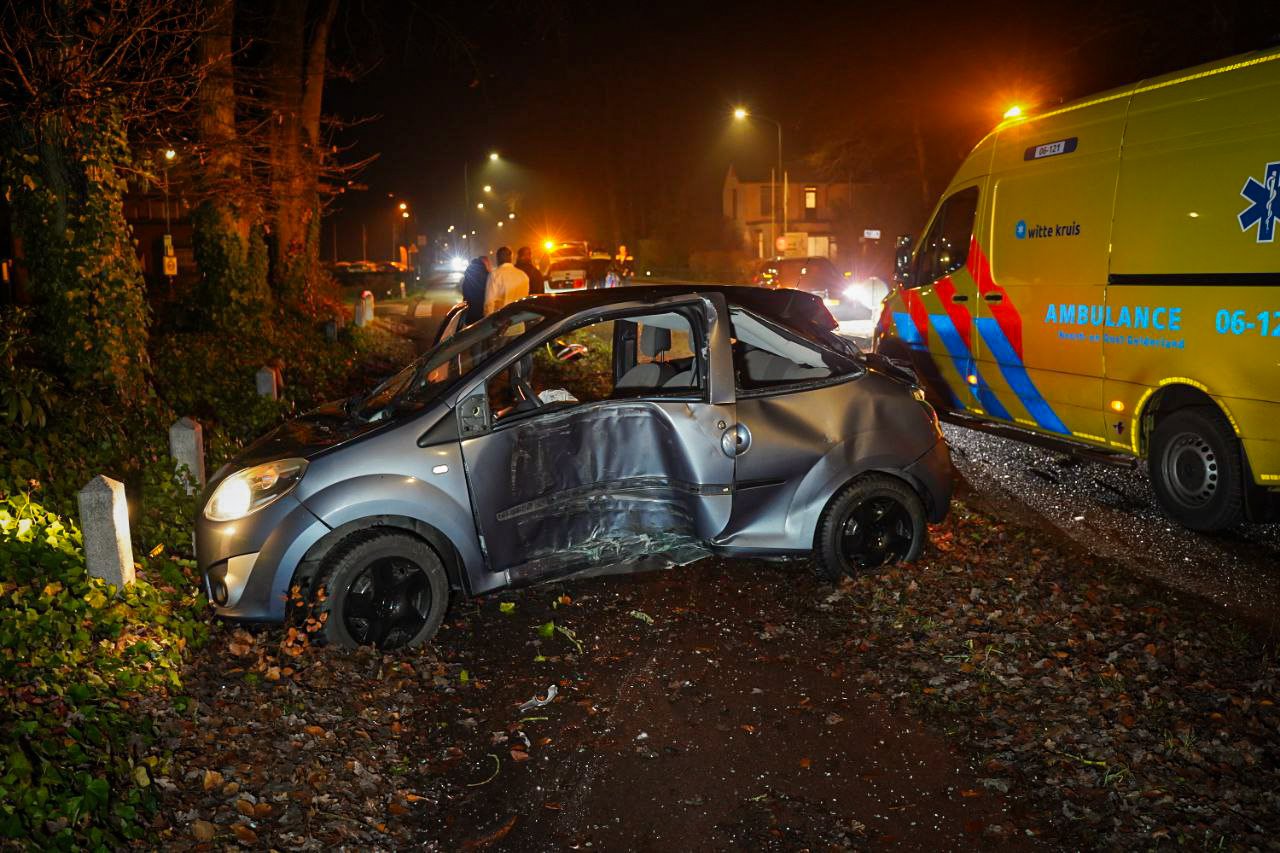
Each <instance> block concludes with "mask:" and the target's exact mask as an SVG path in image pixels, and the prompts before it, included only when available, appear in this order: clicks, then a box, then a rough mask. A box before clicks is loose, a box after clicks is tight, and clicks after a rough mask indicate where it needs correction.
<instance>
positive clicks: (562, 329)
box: [455, 294, 728, 439]
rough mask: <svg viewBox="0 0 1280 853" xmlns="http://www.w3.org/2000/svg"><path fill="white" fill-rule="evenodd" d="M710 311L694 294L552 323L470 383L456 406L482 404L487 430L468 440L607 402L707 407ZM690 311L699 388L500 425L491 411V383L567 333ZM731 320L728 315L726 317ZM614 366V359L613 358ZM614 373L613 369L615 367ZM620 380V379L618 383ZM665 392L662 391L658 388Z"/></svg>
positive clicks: (549, 410)
mask: <svg viewBox="0 0 1280 853" xmlns="http://www.w3.org/2000/svg"><path fill="white" fill-rule="evenodd" d="M708 307H711V306H710V305H709V304H708V299H707V297H706V296H705V295H702V294H691V295H690V296H689V298H681V299H678V300H675V301H670V302H666V301H664V302H655V303H648V304H644V305H631V306H628V307H616V308H615V307H604V308H599V309H592V310H590V311H587V312H584V313H582V314H578V315H575V316H573V317H566V318H564V319H563V320H561V321H559V322H557V323H554V324H552V327H551V328H550V329H549V330H546V331H545V332H543V333H542V334H539V335H534V336H533V337H532V338H531V339H530V341H529V342H527V343H526V345H525V346H523V347H520V348H519V349H516V350H514V351H512V352H509V353H506V354H504V355H502V356H501V357H498V358H495V361H494V365H493V366H492V368H491V369H486V370H484V371H481V373H482V374H483V378H482V379H478V380H476V381H474V382H472V383H470V384H469V385H468V386H467V387H466V389H465V390H464V391H463V392H462V393H460V394H459V395H458V399H457V403H456V405H455V408H457V407H460V406H461V404H462V403H464V402H467V401H471V400H479V401H482V402H483V404H484V413H483V417H484V429H483V430H475V431H467V430H463V434H464V435H465V437H466V438H468V439H469V438H474V437H478V436H481V435H489V434H492V433H494V432H497V431H498V430H501V429H505V428H507V427H508V426H512V425H516V424H522V423H526V422H528V421H529V420H531V419H533V418H535V417H537V416H539V415H551V414H557V413H561V412H567V411H569V410H570V409H574V408H579V407H583V406H599V405H605V404H620V403H621V404H626V403H637V402H659V403H660V402H685V403H708V402H710V395H711V336H710V320H709V318H708V316H707V309H708ZM681 311H684V312H687V314H686V316H688V315H696V318H697V319H696V322H694V323H693V324H692V331H693V334H694V335H695V337H697V339H698V346H697V347H696V348H695V350H694V358H695V359H696V363H697V365H698V379H699V387H698V388H693V389H686V390H684V391H683V392H681V391H676V390H674V389H672V390H671V391H669V392H668V393H666V394H637V395H634V396H626V397H607V398H605V399H603V400H587V401H579V402H577V403H565V404H555V403H553V404H550V405H544V406H540V407H538V408H536V409H531V410H530V411H528V412H522V413H520V414H518V415H517V416H515V417H507V418H504V419H503V420H501V421H495V420H494V418H493V412H492V411H491V410H490V408H489V396H488V388H489V382H490V381H491V380H492V379H493V378H494V377H496V376H497V375H498V374H500V373H502V372H503V371H504V370H507V369H508V368H509V367H511V365H512V364H514V363H515V362H516V361H518V360H520V359H521V358H524V357H525V356H526V355H530V354H532V353H533V352H534V351H535V350H537V349H538V348H539V347H541V346H544V345H546V344H547V343H548V342H549V341H551V340H553V339H554V338H556V337H557V336H559V335H565V334H568V333H570V332H573V331H575V330H577V329H581V328H584V327H586V326H590V325H593V324H595V323H603V322H607V321H610V320H619V319H626V318H628V317H643V316H646V315H653V314H665V313H673V312H681ZM725 322H728V316H727V315H726V317H725ZM611 363H612V360H611ZM611 369H612V368H611ZM615 381H616V379H615ZM656 390H660V389H656Z"/></svg>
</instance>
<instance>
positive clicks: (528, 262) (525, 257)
mask: <svg viewBox="0 0 1280 853" xmlns="http://www.w3.org/2000/svg"><path fill="white" fill-rule="evenodd" d="M516 269H518V270H520V272H522V273H524V274H525V275H527V276H529V295H530V296H535V295H537V294H539V293H546V291H547V288H546V279H545V277H544V276H543V275H542V270H540V269H538V268H537V267H536V266H535V265H534V263H533V249H530V248H529V247H528V246H521V247H520V249H519V251H517V252H516Z"/></svg>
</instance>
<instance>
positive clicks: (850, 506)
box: [813, 474, 928, 581]
mask: <svg viewBox="0 0 1280 853" xmlns="http://www.w3.org/2000/svg"><path fill="white" fill-rule="evenodd" d="M927 535H928V526H927V525H926V523H925V510H924V503H923V501H921V500H920V496H919V495H918V494H916V491H915V489H913V488H911V486H910V485H908V484H907V483H905V482H903V481H902V480H899V479H897V478H896V477H891V476H889V475H887V474H868V475H865V476H863V477H859V478H858V479H857V480H855V481H854V482H853V484H852V485H850V486H849V487H848V488H846V489H845V490H844V491H843V492H841V493H840V494H839V496H837V497H836V499H835V500H834V501H832V502H831V505H830V506H828V507H827V510H826V512H824V513H823V515H822V520H821V521H820V522H819V523H818V536H817V541H816V542H815V543H814V554H813V556H814V566H815V570H816V571H817V574H818V577H820V578H822V579H823V580H828V581H837V580H839V579H840V578H841V577H844V576H845V575H854V574H858V573H860V572H865V571H869V570H871V569H875V568H878V567H880V566H885V565H892V564H895V563H909V562H911V561H912V560H915V559H916V558H917V557H919V556H920V552H921V551H922V550H923V549H924V541H925V537H926V536H927Z"/></svg>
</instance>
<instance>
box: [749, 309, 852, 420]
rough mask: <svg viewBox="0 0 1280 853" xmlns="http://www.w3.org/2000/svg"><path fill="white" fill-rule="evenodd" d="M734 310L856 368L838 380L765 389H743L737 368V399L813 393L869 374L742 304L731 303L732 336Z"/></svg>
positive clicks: (840, 354)
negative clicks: (812, 391)
mask: <svg viewBox="0 0 1280 853" xmlns="http://www.w3.org/2000/svg"><path fill="white" fill-rule="evenodd" d="M735 310H737V311H741V312H742V313H744V314H749V315H750V316H751V317H752V318H753V319H754V320H756V321H757V322H760V323H763V324H765V325H767V326H769V327H770V328H771V329H773V330H774V331H775V332H778V333H779V334H781V335H782V336H783V337H786V338H790V339H791V340H792V341H794V342H795V343H797V344H799V345H801V346H805V347H809V348H811V349H818V350H826V351H827V352H829V353H831V354H833V355H835V356H836V357H838V358H841V359H844V360H846V361H848V362H849V363H850V364H851V365H852V368H853V369H852V370H851V371H850V372H849V373H842V374H839V375H837V376H827V377H824V378H820V379H800V380H797V381H795V382H788V383H785V384H778V385H769V386H767V387H764V388H744V387H743V386H742V385H741V383H740V382H739V373H738V368H737V365H736V364H734V367H733V390H734V394H735V396H736V399H739V400H751V399H757V398H760V397H772V396H775V395H778V394H795V393H798V392H801V391H810V390H813V389H815V388H826V387H828V386H830V385H840V384H842V383H844V382H849V381H851V380H853V379H858V378H861V377H862V376H865V375H866V372H867V368H866V365H865V364H864V363H862V362H860V361H858V359H856V358H854V357H852V356H850V355H849V354H848V353H843V352H839V351H837V350H834V349H832V348H831V347H828V346H826V345H825V344H822V343H818V342H816V341H813V340H811V339H809V338H806V337H805V336H803V335H801V334H799V333H798V332H796V331H794V330H792V329H790V328H788V327H787V326H786V325H785V324H782V323H779V322H777V321H776V320H771V319H769V318H768V317H764V316H762V315H761V314H759V313H757V312H755V311H752V310H751V309H749V308H747V307H745V306H744V305H741V304H739V303H734V302H730V303H729V316H728V317H727V318H726V319H727V321H728V322H729V328H730V330H731V333H732V330H733V312H734V311H735Z"/></svg>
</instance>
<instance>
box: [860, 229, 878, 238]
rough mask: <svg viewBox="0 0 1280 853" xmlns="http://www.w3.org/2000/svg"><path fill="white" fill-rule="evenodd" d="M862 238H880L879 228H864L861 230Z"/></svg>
mask: <svg viewBox="0 0 1280 853" xmlns="http://www.w3.org/2000/svg"><path fill="white" fill-rule="evenodd" d="M862 239H864V240H879V239H880V229H879V228H867V229H865V230H864V231H863V232H862Z"/></svg>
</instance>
